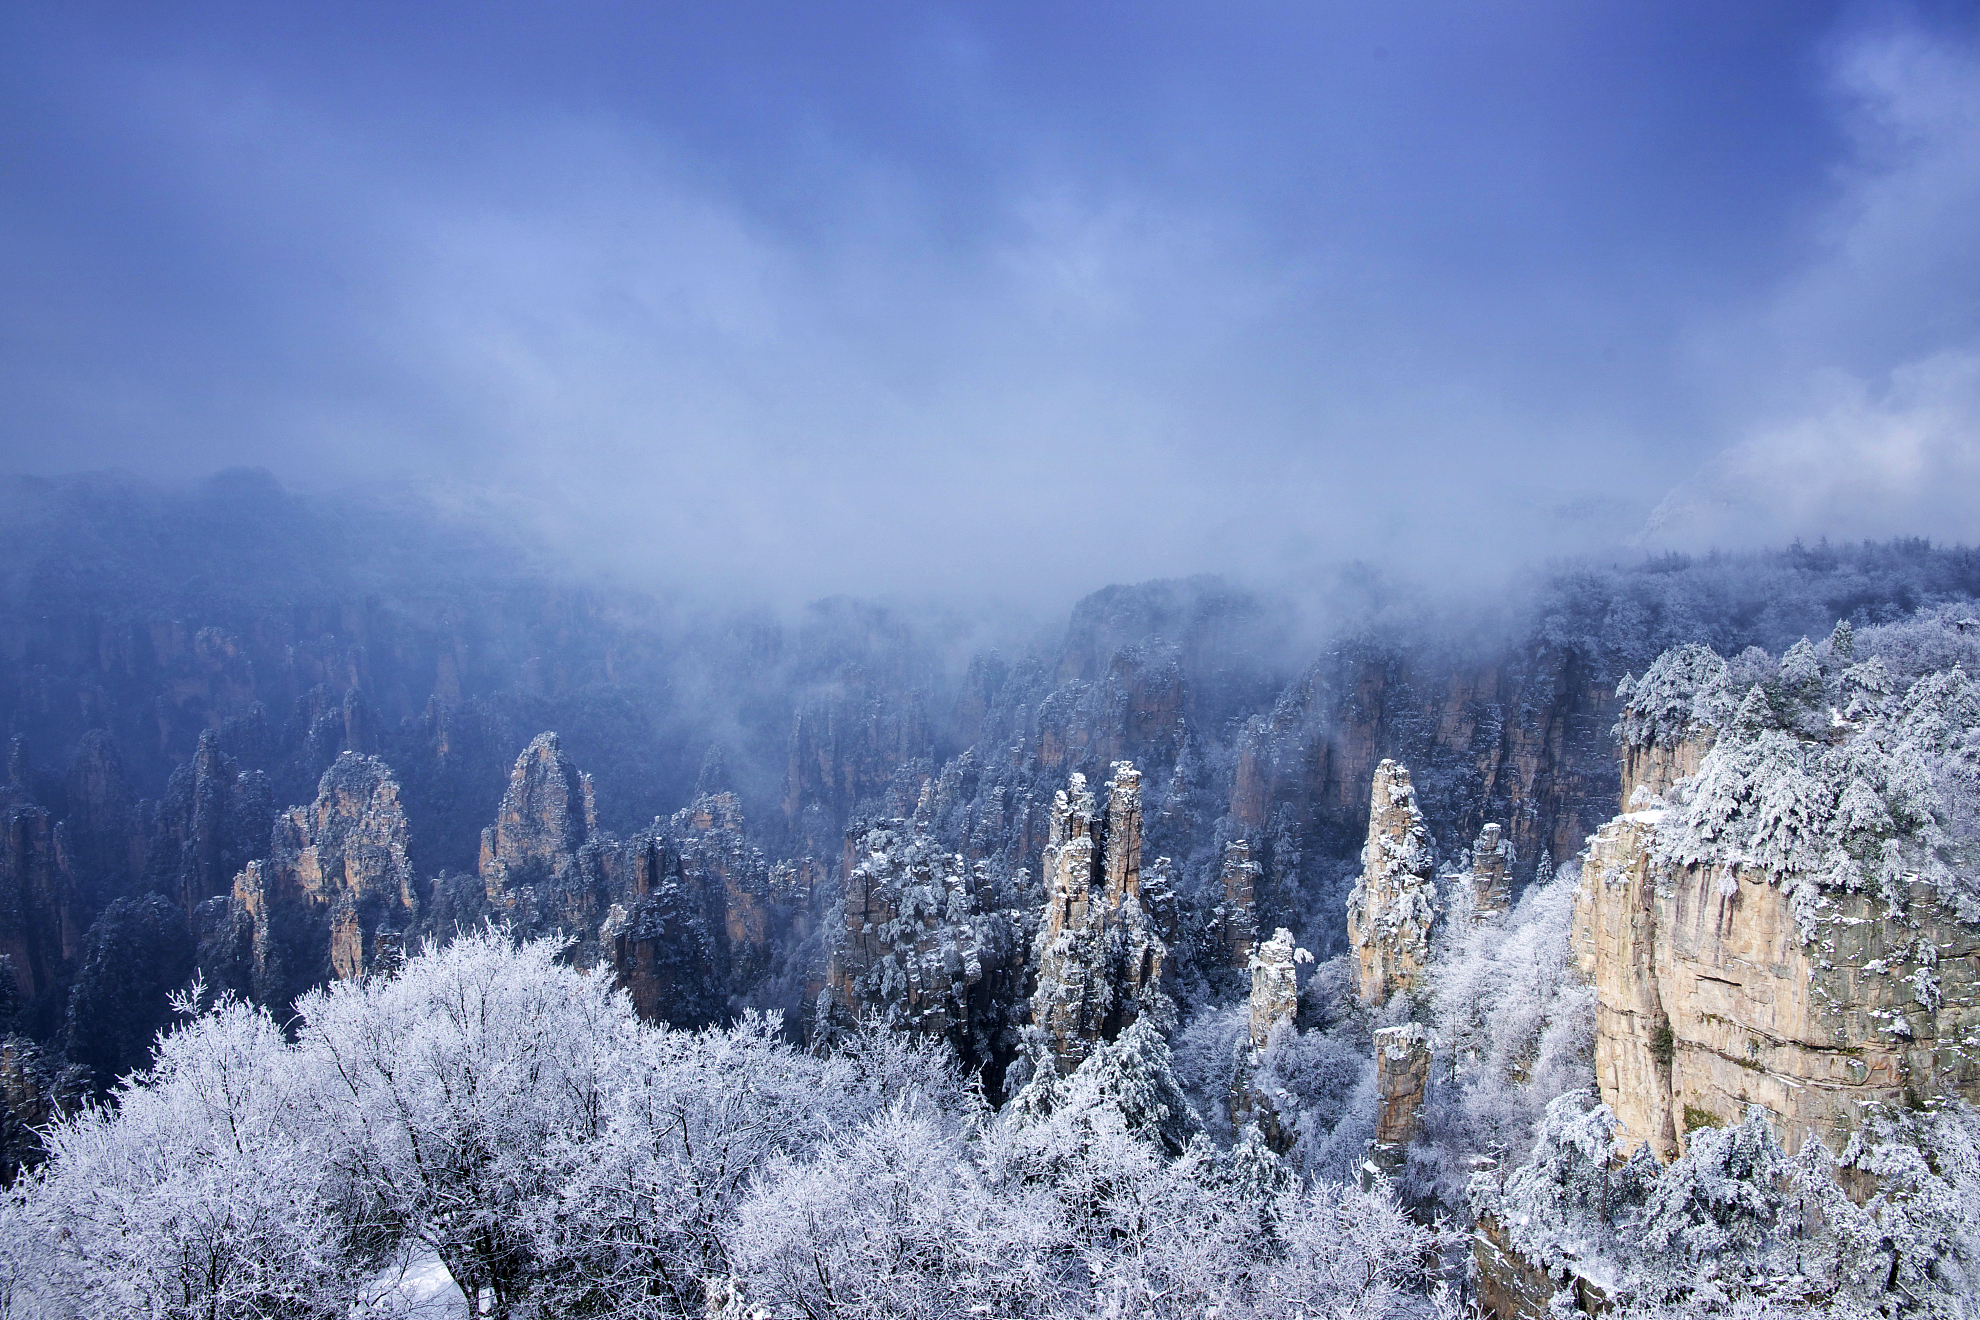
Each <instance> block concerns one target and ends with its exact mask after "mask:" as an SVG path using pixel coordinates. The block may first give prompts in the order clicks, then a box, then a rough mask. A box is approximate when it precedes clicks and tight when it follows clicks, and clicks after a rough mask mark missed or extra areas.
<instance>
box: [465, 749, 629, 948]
mask: <svg viewBox="0 0 1980 1320" xmlns="http://www.w3.org/2000/svg"><path fill="white" fill-rule="evenodd" d="M597 832H598V809H597V806H596V803H595V801H594V799H593V797H592V789H591V776H589V775H587V774H585V773H584V772H583V771H581V770H579V769H578V768H577V767H576V766H575V765H573V764H572V763H571V761H570V759H569V758H568V757H566V756H565V755H564V753H563V750H562V748H561V746H560V745H559V742H558V739H557V735H556V734H554V733H541V734H538V735H537V736H536V737H535V738H533V739H531V740H530V744H529V746H528V747H526V748H524V749H523V753H522V755H521V756H518V757H517V758H516V765H515V769H514V770H513V771H512V772H511V773H510V775H509V786H508V788H507V789H506V790H505V791H504V792H503V794H502V805H501V807H500V809H499V811H498V812H497V814H496V817H495V823H494V824H493V825H491V826H489V827H488V828H487V829H485V830H483V831H482V832H481V865H480V874H481V884H482V889H483V891H484V893H485V894H486V895H487V900H488V907H489V910H490V911H491V912H492V913H493V914H494V915H495V916H496V918H497V919H498V920H501V921H505V922H508V923H509V924H511V925H512V926H513V927H514V928H515V929H516V930H517V932H518V933H521V934H525V935H538V934H547V933H549V932H550V931H552V930H561V931H563V932H565V933H566V934H567V935H573V936H578V937H583V936H589V935H591V934H592V933H593V932H595V931H596V930H597V929H598V927H599V924H600V923H601V922H602V921H603V920H604V918H605V909H606V906H607V904H606V901H605V894H604V890H603V886H602V884H601V882H600V878H599V876H598V874H597V867H596V866H595V865H592V866H587V865H586V864H585V861H586V859H585V858H584V857H583V856H582V855H581V854H582V853H583V852H584V850H585V847H586V845H587V844H590V843H592V842H593V839H594V836H595V835H596V834H597ZM594 956H595V953H594ZM581 961H582V962H584V963H585V964H589V963H590V962H591V961H593V958H585V959H582V960H581Z"/></svg>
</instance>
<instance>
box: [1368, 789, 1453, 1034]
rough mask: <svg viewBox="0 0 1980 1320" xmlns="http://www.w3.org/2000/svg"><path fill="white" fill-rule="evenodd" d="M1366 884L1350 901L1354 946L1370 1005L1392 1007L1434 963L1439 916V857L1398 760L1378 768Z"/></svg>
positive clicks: (1371, 814) (1369, 815)
mask: <svg viewBox="0 0 1980 1320" xmlns="http://www.w3.org/2000/svg"><path fill="white" fill-rule="evenodd" d="M1361 860H1362V872H1361V879H1360V881H1359V882H1358V883H1357V884H1356V885H1355V887H1354V892H1353V893H1352V894H1350V895H1349V896H1348V908H1347V926H1348V944H1349V947H1351V948H1352V949H1353V950H1354V958H1355V967H1356V987H1357V990H1358V992H1359V994H1360V996H1361V1001H1362V1002H1363V1003H1364V1004H1384V1003H1387V1002H1388V1000H1389V996H1391V995H1393V994H1395V993H1397V992H1398V991H1408V990H1413V989H1415V988H1416V987H1417V985H1418V984H1419V982H1421V980H1422V978H1423V973H1424V970H1425V968H1426V967H1427V966H1428V965H1429V962H1430V927H1431V925H1432V924H1433V923H1434V922H1435V920H1436V916H1437V906H1436V898H1437V889H1436V880H1435V870H1436V857H1435V854H1434V852H1433V851H1432V849H1431V844H1430V833H1429V831H1428V830H1427V829H1426V828H1425V827H1424V824H1423V813H1422V812H1421V811H1420V810H1418V809H1417V805H1416V790H1415V789H1414V787H1413V786H1412V785H1411V784H1410V779H1409V771H1407V770H1405V769H1404V768H1403V767H1401V766H1399V765H1397V764H1396V763H1395V762H1394V761H1384V762H1382V764H1380V765H1379V766H1377V767H1375V779H1374V790H1373V800H1372V805H1371V806H1370V808H1369V814H1368V843H1367V845H1366V846H1365V847H1364V848H1363V849H1362V853H1361Z"/></svg>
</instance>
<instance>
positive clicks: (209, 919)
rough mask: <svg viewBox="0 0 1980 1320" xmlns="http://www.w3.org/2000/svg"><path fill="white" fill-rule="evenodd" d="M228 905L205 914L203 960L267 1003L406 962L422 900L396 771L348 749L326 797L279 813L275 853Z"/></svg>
mask: <svg viewBox="0 0 1980 1320" xmlns="http://www.w3.org/2000/svg"><path fill="white" fill-rule="evenodd" d="M218 902H219V900H214V901H213V902H212V903H209V904H207V905H205V906H204V907H203V908H202V910H201V912H200V914H199V917H200V920H199V922H198V924H199V926H200V927H201V937H202V939H201V943H202V948H201V950H200V963H201V966H202V968H204V969H206V970H207V971H208V973H209V979H210V980H212V981H213V982H215V983H216V984H218V985H222V986H238V987H241V988H244V989H245V990H247V991H248V992H249V993H250V994H251V995H252V996H253V997H254V998H255V999H257V1000H259V1001H260V1002H262V1003H265V1004H270V1005H276V1006H286V1005H287V1004H289V1003H291V1002H293V1001H294V999H295V997H296V996H297V995H299V994H301V993H302V992H303V991H305V990H307V989H309V988H310V987H311V986H313V985H318V984H321V983H322V982H324V981H327V980H331V979H339V978H341V979H348V978H351V977H357V976H362V975H364V974H365V973H366V972H368V971H371V970H373V969H374V967H376V966H377V965H378V964H379V962H380V960H381V959H384V960H386V961H388V962H389V961H390V960H393V959H396V958H397V957H398V956H399V955H400V954H401V952H402V951H403V948H404V940H405V936H406V933H407V932H408V931H410V930H411V929H412V928H413V927H414V926H415V924H416V923H417V922H418V921H419V918H420V900H419V894H418V890H417V888H416V886H415V884H414V878H413V871H412V866H411V864H410V863H409V862H408V861H407V858H406V817H405V812H404V810H403V809H402V808H401V806H400V803H399V786H398V782H397V781H396V780H395V779H394V778H393V777H392V771H391V769H390V768H389V767H388V766H386V765H385V763H384V762H382V761H379V760H377V759H375V758H373V757H369V756H359V755H357V754H356V753H354V752H346V753H344V754H343V755H342V756H340V757H338V758H337V760H336V762H335V763H334V764H332V765H331V767H330V768H329V769H328V770H326V771H325V772H324V774H323V779H322V781H321V782H320V783H319V784H318V786H317V793H316V800H315V801H314V802H312V803H309V804H308V805H306V806H299V807H291V808H290V809H289V810H288V811H286V812H284V813H282V815H281V816H279V817H277V818H276V821H275V830H274V837H273V839H272V840H271V843H270V847H269V855H268V856H267V857H266V858H264V859H261V860H258V861H254V862H250V863H249V864H248V865H247V867H246V869H245V870H243V871H242V872H241V873H240V875H238V876H236V877H235V879H234V886H233V892H232V894H231V896H230V897H229V898H228V899H227V900H226V906H225V908H224V910H221V909H218V908H217V906H216V905H217V904H218Z"/></svg>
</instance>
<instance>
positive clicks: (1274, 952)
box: [1250, 926, 1313, 1049]
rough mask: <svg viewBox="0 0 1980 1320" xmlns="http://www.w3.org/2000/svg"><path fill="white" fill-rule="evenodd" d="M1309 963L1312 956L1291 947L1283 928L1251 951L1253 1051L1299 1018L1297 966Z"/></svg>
mask: <svg viewBox="0 0 1980 1320" xmlns="http://www.w3.org/2000/svg"><path fill="white" fill-rule="evenodd" d="M1312 961H1313V955H1312V954H1310V953H1308V952H1307V951H1306V950H1305V949H1296V948H1294V947H1293V937H1292V932H1291V931H1289V930H1287V929H1286V928H1285V927H1284V926H1281V927H1279V928H1278V930H1276V931H1274V932H1273V933H1272V938H1271V939H1269V940H1266V941H1265V942H1264V943H1263V944H1259V945H1256V946H1254V947H1253V950H1252V954H1251V1000H1250V1007H1251V1043H1252V1045H1253V1047H1254V1048H1257V1049H1263V1048H1264V1047H1265V1043H1266V1042H1267V1041H1268V1040H1270V1039H1271V1038H1272V1029H1273V1028H1274V1027H1277V1026H1279V1025H1280V1024H1282V1023H1288V1022H1291V1021H1292V1020H1293V1019H1294V1018H1295V1017H1297V1016H1298V1014H1299V964H1301V963H1303V962H1309V963H1310V962H1312Z"/></svg>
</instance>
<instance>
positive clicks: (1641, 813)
mask: <svg viewBox="0 0 1980 1320" xmlns="http://www.w3.org/2000/svg"><path fill="white" fill-rule="evenodd" d="M1850 649H1851V647H1850V639H1849V637H1848V635H1847V632H1846V630H1845V629H1843V628H1841V627H1839V628H1838V629H1837V636H1836V638H1835V639H1832V641H1831V643H1829V644H1828V647H1827V648H1826V651H1824V650H1823V649H1818V648H1816V647H1813V646H1811V645H1810V644H1809V643H1807V642H1806V641H1803V642H1801V643H1799V644H1798V645H1797V646H1795V647H1794V648H1791V649H1790V650H1789V651H1788V652H1787V654H1786V655H1784V656H1783V657H1782V659H1781V661H1780V666H1779V672H1778V675H1777V676H1773V677H1769V678H1767V679H1766V680H1765V681H1764V682H1755V681H1752V679H1751V677H1750V675H1751V672H1752V671H1751V668H1750V666H1749V667H1748V668H1747V672H1748V673H1749V677H1748V678H1747V679H1743V680H1741V681H1746V682H1750V683H1751V686H1750V687H1749V688H1748V689H1747V690H1746V691H1745V692H1744V693H1742V692H1741V691H1740V690H1739V686H1738V684H1737V683H1735V682H1733V681H1732V680H1731V678H1730V676H1729V668H1728V666H1727V664H1726V662H1724V661H1722V660H1720V659H1719V657H1717V656H1716V655H1714V654H1712V653H1711V652H1710V651H1709V650H1706V649H1705V648H1703V647H1687V648H1683V649H1682V650H1679V651H1675V652H1670V653H1667V654H1666V655H1665V656H1663V657H1661V658H1660V659H1659V660H1658V662H1657V663H1656V664H1655V665H1653V666H1652V667H1651V670H1650V671H1649V672H1648V673H1646V674H1645V676H1644V678H1643V680H1642V681H1641V682H1640V683H1635V684H1633V685H1630V686H1626V687H1625V689H1624V690H1625V692H1626V693H1628V694H1629V695H1630V703H1631V704H1630V705H1629V706H1628V707H1627V708H1626V709H1625V711H1624V714H1623V717H1622V719H1621V721H1620V722H1619V724H1618V727H1617V732H1618V734H1619V736H1620V739H1621V741H1622V744H1623V750H1624V760H1625V766H1626V770H1625V786H1626V790H1627V793H1628V796H1627V797H1626V798H1625V800H1624V807H1625V812H1624V814H1623V815H1621V816H1619V817H1617V818H1616V819H1614V820H1612V821H1610V822H1609V823H1608V824H1607V825H1605V826H1603V828H1602V829H1601V831H1600V832H1599V833H1598V834H1597V835H1596V836H1595V837H1594V838H1593V839H1591V840H1590V842H1589V847H1588V852H1587V857H1586V861H1585V864H1584V866H1583V871H1582V884H1581V888H1580V890H1579V893H1578V895H1577V903H1576V909H1575V917H1574V927H1573V931H1574V935H1573V938H1574V943H1575V954H1576V957H1577V959H1578V961H1579V963H1580V966H1581V968H1582V971H1583V973H1584V974H1585V975H1587V976H1588V977H1589V978H1590V979H1591V980H1592V982H1593V984H1594V987H1595V991H1596V1000H1597V1008H1596V1037H1595V1063H1596V1078H1597V1082H1598V1084H1599V1086H1600V1089H1601V1094H1602V1099H1603V1100H1604V1101H1606V1102H1607V1103H1608V1104H1609V1105H1610V1107H1611V1108H1612V1109H1613V1110H1614V1111H1615V1113H1616V1115H1617V1117H1618V1118H1619V1119H1621V1121H1622V1122H1623V1124H1624V1127H1625V1129H1626V1134H1627V1137H1628V1138H1629V1139H1630V1140H1631V1141H1632V1142H1634V1143H1637V1144H1647V1145H1648V1146H1649V1147H1650V1149H1651V1150H1652V1151H1653V1152H1654V1153H1655V1154H1656V1155H1657V1156H1659V1157H1660V1158H1663V1159H1669V1158H1672V1157H1673V1156H1675V1155H1677V1154H1680V1153H1681V1152H1682V1151H1683V1150H1684V1148H1685V1144H1686V1134H1687V1133H1688V1132H1689V1131H1691V1130H1694V1129H1696V1128H1697V1127H1699V1126H1701V1125H1713V1126H1718V1125H1726V1124H1732V1123H1736V1122H1738V1121H1739V1119H1740V1118H1741V1116H1742V1115H1743V1113H1744V1112H1745V1110H1746V1108H1747V1106H1749V1105H1758V1106H1760V1107H1761V1108H1762V1109H1763V1110H1764V1111H1765V1112H1766V1113H1767V1114H1768V1116H1769V1118H1770V1120H1771V1121H1772V1124H1773V1126H1774V1129H1775V1132H1776V1134H1777V1136H1778V1137H1779V1138H1780V1140H1781V1142H1782V1143H1783V1145H1784V1146H1785V1147H1786V1148H1787V1149H1789V1150H1790V1151H1792V1150H1795V1149H1798V1148H1799V1147H1800V1146H1801V1145H1802V1144H1803V1143H1804V1142H1805V1141H1807V1140H1809V1139H1810V1138H1811V1137H1812V1138H1815V1139H1819V1140H1822V1141H1824V1142H1826V1143H1828V1145H1829V1146H1830V1147H1831V1149H1833V1150H1836V1151H1841V1150H1843V1149H1844V1148H1845V1147H1846V1146H1847V1145H1848V1143H1849V1140H1850V1137H1851V1135H1852V1134H1853V1133H1855V1132H1857V1131H1859V1130H1861V1128H1862V1125H1863V1122H1864V1119H1865V1118H1866V1117H1867V1116H1868V1113H1869V1111H1870V1110H1872V1109H1873V1108H1875V1107H1877V1106H1890V1105H1906V1104H1915V1103H1918V1102H1921V1101H1926V1100H1930V1099H1933V1098H1935V1097H1942V1096H1953V1095H1958V1096H1963V1097H1965V1098H1967V1099H1969V1100H1980V923H1976V922H1974V921H1972V920H1963V919H1961V916H1960V914H1959V911H1958V907H1959V904H1960V903H1961V902H1962V901H1967V900H1966V898H1965V895H1964V889H1965V886H1966V885H1967V884H1968V882H1967V881H1966V880H1964V879H1963V878H1961V876H1960V875H1959V874H1958V873H1957V871H1956V869H1955V867H1954V864H1953V863H1952V862H1951V861H1949V860H1948V859H1950V858H1954V857H1955V853H1954V852H1953V848H1954V846H1955V845H1954V841H1953V840H1952V839H1951V837H1950V836H1949V835H1947V834H1946V833H1945V830H1944V827H1943V826H1942V825H1941V824H1940V823H1939V820H1940V817H1939V815H1938V814H1937V813H1940V812H1943V811H1945V810H1946V808H1945V807H1944V805H1943V803H1942V801H1941V799H1940V794H1941V793H1950V794H1954V795H1957V794H1959V793H1960V792H1961V791H1962V790H1961V788H1960V787H1959V783H1960V780H1959V779H1958V776H1959V774H1961V773H1962V771H1961V770H1960V765H1961V764H1962V763H1961V762H1960V760H1959V757H1960V756H1961V753H1960V752H1959V751H1958V749H1959V747H1961V746H1962V745H1969V744H1970V740H1971V737H1972V734H1973V731H1974V730H1975V729H1976V728H1980V699H1976V697H1975V694H1974V691H1973V689H1972V686H1971V684H1970V683H1969V682H1968V680H1967V679H1966V678H1965V676H1964V674H1963V673H1962V672H1961V671H1960V670H1959V669H1956V668H1955V669H1951V670H1948V671H1944V672H1940V673H1936V674H1926V675H1924V676H1922V677H1920V678H1918V679H1917V680H1916V681H1915V683H1914V685H1913V686H1912V688H1911V690H1910V691H1909V692H1907V693H1904V694H1901V695H1899V694H1895V693H1894V692H1893V684H1892V683H1891V681H1890V679H1889V676H1888V674H1887V672H1886V671H1885V670H1884V669H1883V668H1882V665H1881V662H1878V661H1871V662H1867V663H1865V664H1861V665H1859V664H1856V663H1854V660H1853V657H1852V655H1851V654H1850ZM1744 663H1745V662H1744V661H1743V664H1744ZM1760 672H1762V673H1764V672H1765V671H1760ZM1845 711H1846V712H1847V714H1845V713H1843V712H1845ZM1947 776H1950V778H1948V777H1947ZM1632 805H1633V806H1635V807H1637V808H1638V809H1636V810H1629V809H1628V808H1629V807H1631V806H1632Z"/></svg>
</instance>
